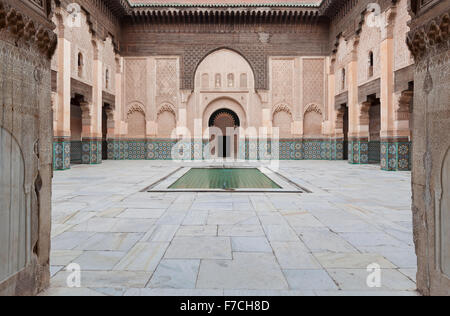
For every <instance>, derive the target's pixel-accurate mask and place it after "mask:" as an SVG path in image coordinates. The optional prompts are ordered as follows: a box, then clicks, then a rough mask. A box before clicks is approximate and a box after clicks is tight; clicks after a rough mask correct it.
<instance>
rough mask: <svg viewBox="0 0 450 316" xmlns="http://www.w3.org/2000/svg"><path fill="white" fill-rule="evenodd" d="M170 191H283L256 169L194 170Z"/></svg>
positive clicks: (179, 180)
mask: <svg viewBox="0 0 450 316" xmlns="http://www.w3.org/2000/svg"><path fill="white" fill-rule="evenodd" d="M169 189H177V190H178V189H222V190H236V189H281V187H280V186H279V185H278V184H276V183H275V182H274V181H272V180H271V179H270V178H269V177H268V176H267V175H265V174H264V173H262V172H261V171H260V170H258V169H256V168H232V169H226V168H192V169H190V170H189V171H188V172H186V173H185V174H184V175H183V176H182V177H181V178H180V179H178V180H177V181H176V182H175V183H174V184H172V185H171V186H170V187H169Z"/></svg>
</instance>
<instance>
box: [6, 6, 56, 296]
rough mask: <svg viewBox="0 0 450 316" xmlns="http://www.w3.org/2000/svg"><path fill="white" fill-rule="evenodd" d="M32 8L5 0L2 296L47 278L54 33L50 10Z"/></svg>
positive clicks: (32, 291) (29, 291) (30, 290)
mask: <svg viewBox="0 0 450 316" xmlns="http://www.w3.org/2000/svg"><path fill="white" fill-rule="evenodd" d="M40 3H41V4H42V7H43V8H47V4H49V3H48V1H47V0H42V1H40ZM33 8H34V9H35V10H36V11H34V10H30V7H29V6H28V4H27V3H25V2H24V1H19V0H0V64H1V68H2V71H1V72H0V82H1V83H2V84H1V85H0V99H1V102H0V175H1V176H0V296H7V295H17V296H19V295H21V296H29V295H36V294H38V293H39V292H40V291H42V290H44V289H45V288H46V287H48V285H49V282H50V266H49V265H50V234H51V227H50V226H51V191H52V141H53V139H52V134H53V133H52V132H53V128H52V127H53V126H52V115H51V113H52V111H51V69H50V59H51V58H52V56H53V54H54V52H55V49H56V43H57V37H56V35H55V34H54V33H53V31H52V30H53V23H51V21H49V20H48V19H46V18H44V17H46V16H47V13H48V12H45V11H44V10H43V9H40V7H38V6H34V7H33ZM37 11H41V12H39V13H38V12H37ZM64 136H65V135H64Z"/></svg>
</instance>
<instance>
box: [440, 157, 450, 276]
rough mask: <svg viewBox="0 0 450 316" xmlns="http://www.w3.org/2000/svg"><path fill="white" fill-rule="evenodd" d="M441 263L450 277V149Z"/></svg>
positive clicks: (445, 171) (444, 176) (445, 175)
mask: <svg viewBox="0 0 450 316" xmlns="http://www.w3.org/2000/svg"><path fill="white" fill-rule="evenodd" d="M441 261H442V262H441V265H442V272H444V273H445V274H446V275H447V276H448V277H449V278H450V149H449V150H448V152H447V155H446V158H445V160H444V164H443V166H442V201H441Z"/></svg>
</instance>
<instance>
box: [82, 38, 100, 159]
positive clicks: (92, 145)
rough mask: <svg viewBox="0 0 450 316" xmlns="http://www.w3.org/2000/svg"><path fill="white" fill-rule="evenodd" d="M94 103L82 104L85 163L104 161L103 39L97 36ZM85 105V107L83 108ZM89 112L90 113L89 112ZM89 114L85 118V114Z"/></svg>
mask: <svg viewBox="0 0 450 316" xmlns="http://www.w3.org/2000/svg"><path fill="white" fill-rule="evenodd" d="M92 42H93V46H94V62H93V69H92V71H93V85H92V103H91V104H86V103H84V104H83V105H82V111H83V135H82V156H81V161H82V163H83V164H100V163H101V162H102V107H103V62H102V60H101V49H102V47H101V45H102V44H101V41H100V40H99V39H97V38H95V39H94V40H93V41H92ZM83 107H84V108H83ZM87 113H88V114H87ZM85 115H87V117H86V118H85V117H84V116H85Z"/></svg>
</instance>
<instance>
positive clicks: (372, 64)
mask: <svg viewBox="0 0 450 316" xmlns="http://www.w3.org/2000/svg"><path fill="white" fill-rule="evenodd" d="M373 66H374V59H373V52H370V53H369V69H368V76H369V78H372V77H373Z"/></svg>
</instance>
